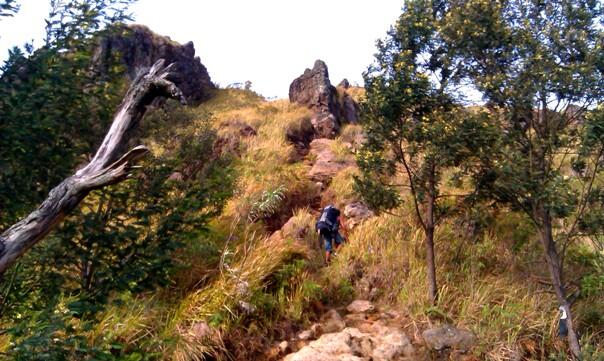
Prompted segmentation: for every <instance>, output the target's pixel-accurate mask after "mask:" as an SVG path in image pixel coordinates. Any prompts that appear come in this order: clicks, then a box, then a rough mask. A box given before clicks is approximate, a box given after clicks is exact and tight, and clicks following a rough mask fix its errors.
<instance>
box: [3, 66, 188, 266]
mask: <svg viewBox="0 0 604 361" xmlns="http://www.w3.org/2000/svg"><path fill="white" fill-rule="evenodd" d="M171 70H172V66H171V65H170V66H167V67H166V66H164V60H163V59H160V60H158V61H157V62H156V63H155V64H154V65H153V66H152V67H151V69H149V70H148V71H146V72H140V73H139V76H138V77H137V78H136V79H135V80H134V81H133V82H132V85H131V86H130V88H129V90H128V92H127V93H126V95H125V97H124V100H123V101H122V103H121V105H120V106H119V108H118V110H117V112H116V114H115V116H114V119H113V123H112V124H111V128H110V129H109V131H108V132H107V135H106V136H105V139H104V140H103V143H102V144H101V146H100V147H99V149H98V151H97V152H96V154H95V155H94V157H93V159H92V161H91V162H90V163H89V164H88V165H87V166H86V167H84V168H82V169H80V170H79V171H77V172H76V173H75V174H74V175H72V176H70V177H69V178H67V179H65V180H64V181H63V182H61V183H60V184H59V185H58V186H56V187H55V188H54V189H52V190H51V191H50V193H49V194H48V197H47V198H46V200H45V201H44V202H42V204H41V205H40V206H39V207H38V208H37V209H36V210H34V211H33V212H32V213H30V214H29V215H28V216H27V217H25V218H24V219H22V220H21V221H19V222H18V223H16V224H14V225H13V226H12V227H10V228H9V229H7V230H5V231H4V232H3V233H2V234H1V235H0V275H2V274H3V273H4V272H5V271H6V269H7V268H8V267H10V266H11V265H12V264H13V263H14V262H15V261H16V260H17V258H19V257H20V256H21V255H23V254H24V253H25V252H27V250H29V249H30V248H31V247H32V246H33V245H35V244H36V243H37V242H39V241H40V240H42V239H43V238H44V236H46V235H47V234H48V233H49V232H50V231H51V230H52V229H53V228H54V227H55V226H56V225H57V224H58V223H59V222H61V221H62V220H63V218H65V216H66V215H67V214H69V213H70V212H71V211H72V210H73V209H74V208H76V207H77V206H78V204H79V203H80V202H81V201H82V200H83V199H84V197H86V195H88V193H90V192H91V191H92V190H95V189H99V188H102V187H105V186H108V185H111V184H116V183H119V182H121V181H123V180H124V179H126V178H127V177H128V176H129V174H130V171H131V170H132V168H133V166H134V164H135V163H136V161H137V160H139V159H140V158H142V157H143V156H145V154H147V153H148V150H147V148H146V147H144V146H137V147H135V148H133V149H131V150H130V151H128V152H125V148H126V147H127V145H128V141H129V140H130V136H131V131H132V130H133V129H134V128H135V127H136V126H137V125H138V123H139V121H140V120H141V118H142V117H143V115H144V114H145V112H146V107H147V106H148V105H149V104H151V102H153V100H155V99H156V98H157V97H169V98H174V99H178V100H180V102H181V103H183V104H184V103H185V98H184V96H183V95H182V93H181V91H180V90H179V89H178V88H177V87H176V86H175V85H174V84H173V83H172V82H170V81H168V80H167V79H168V76H170V75H171V74H170V71H171ZM124 152H125V153H124Z"/></svg>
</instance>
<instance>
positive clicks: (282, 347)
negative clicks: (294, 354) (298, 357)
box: [278, 341, 289, 354]
mask: <svg viewBox="0 0 604 361" xmlns="http://www.w3.org/2000/svg"><path fill="white" fill-rule="evenodd" d="M278 347H279V352H281V353H282V354H283V353H286V352H288V351H289V342H287V341H281V342H279V346H278Z"/></svg>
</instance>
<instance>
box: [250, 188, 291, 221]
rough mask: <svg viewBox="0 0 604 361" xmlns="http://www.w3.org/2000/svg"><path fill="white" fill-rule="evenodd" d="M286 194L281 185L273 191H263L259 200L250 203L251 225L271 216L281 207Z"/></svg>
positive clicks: (285, 189)
mask: <svg viewBox="0 0 604 361" xmlns="http://www.w3.org/2000/svg"><path fill="white" fill-rule="evenodd" d="M286 193H287V188H285V186H284V185H283V184H282V185H280V186H278V187H277V188H275V189H271V190H265V191H263V192H262V194H261V195H260V198H259V199H258V200H256V201H254V202H253V203H252V206H251V209H250V212H249V215H248V219H249V221H250V222H252V223H253V222H256V221H257V220H259V219H262V218H267V217H270V216H271V215H273V214H274V213H275V212H276V211H277V210H278V209H279V207H280V206H281V204H282V202H283V200H284V199H285V194H286Z"/></svg>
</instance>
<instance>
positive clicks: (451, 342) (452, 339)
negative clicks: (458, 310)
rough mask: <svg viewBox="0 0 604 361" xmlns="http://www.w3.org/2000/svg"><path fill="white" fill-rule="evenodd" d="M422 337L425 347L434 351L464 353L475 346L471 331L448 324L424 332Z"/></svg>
mask: <svg viewBox="0 0 604 361" xmlns="http://www.w3.org/2000/svg"><path fill="white" fill-rule="evenodd" d="M422 337H423V339H424V341H425V342H426V346H428V348H430V349H432V350H436V351H438V350H442V349H445V348H451V349H454V350H459V351H462V352H466V351H469V350H470V349H471V348H472V347H473V346H474V345H475V344H476V336H475V335H474V334H473V333H472V332H471V331H468V330H463V329H458V328H457V327H455V326H452V325H448V324H445V325H443V326H441V327H436V328H431V329H428V330H425V331H424V332H422Z"/></svg>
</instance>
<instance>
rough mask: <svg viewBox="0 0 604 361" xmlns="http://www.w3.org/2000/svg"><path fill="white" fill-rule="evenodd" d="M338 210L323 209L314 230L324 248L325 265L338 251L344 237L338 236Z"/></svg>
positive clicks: (331, 208)
mask: <svg viewBox="0 0 604 361" xmlns="http://www.w3.org/2000/svg"><path fill="white" fill-rule="evenodd" d="M341 226H342V223H341V222H340V210H339V209H337V208H336V207H334V206H333V205H331V204H330V205H328V206H327V207H325V208H323V211H322V212H321V216H320V217H319V219H318V220H317V223H316V225H315V228H316V230H317V233H318V234H319V241H320V243H321V245H323V246H324V247H325V263H326V264H329V262H330V261H331V255H332V253H334V252H335V251H337V250H338V248H339V247H340V245H341V244H342V242H343V241H344V237H342V235H341V234H340V231H339V230H340V227H341Z"/></svg>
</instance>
